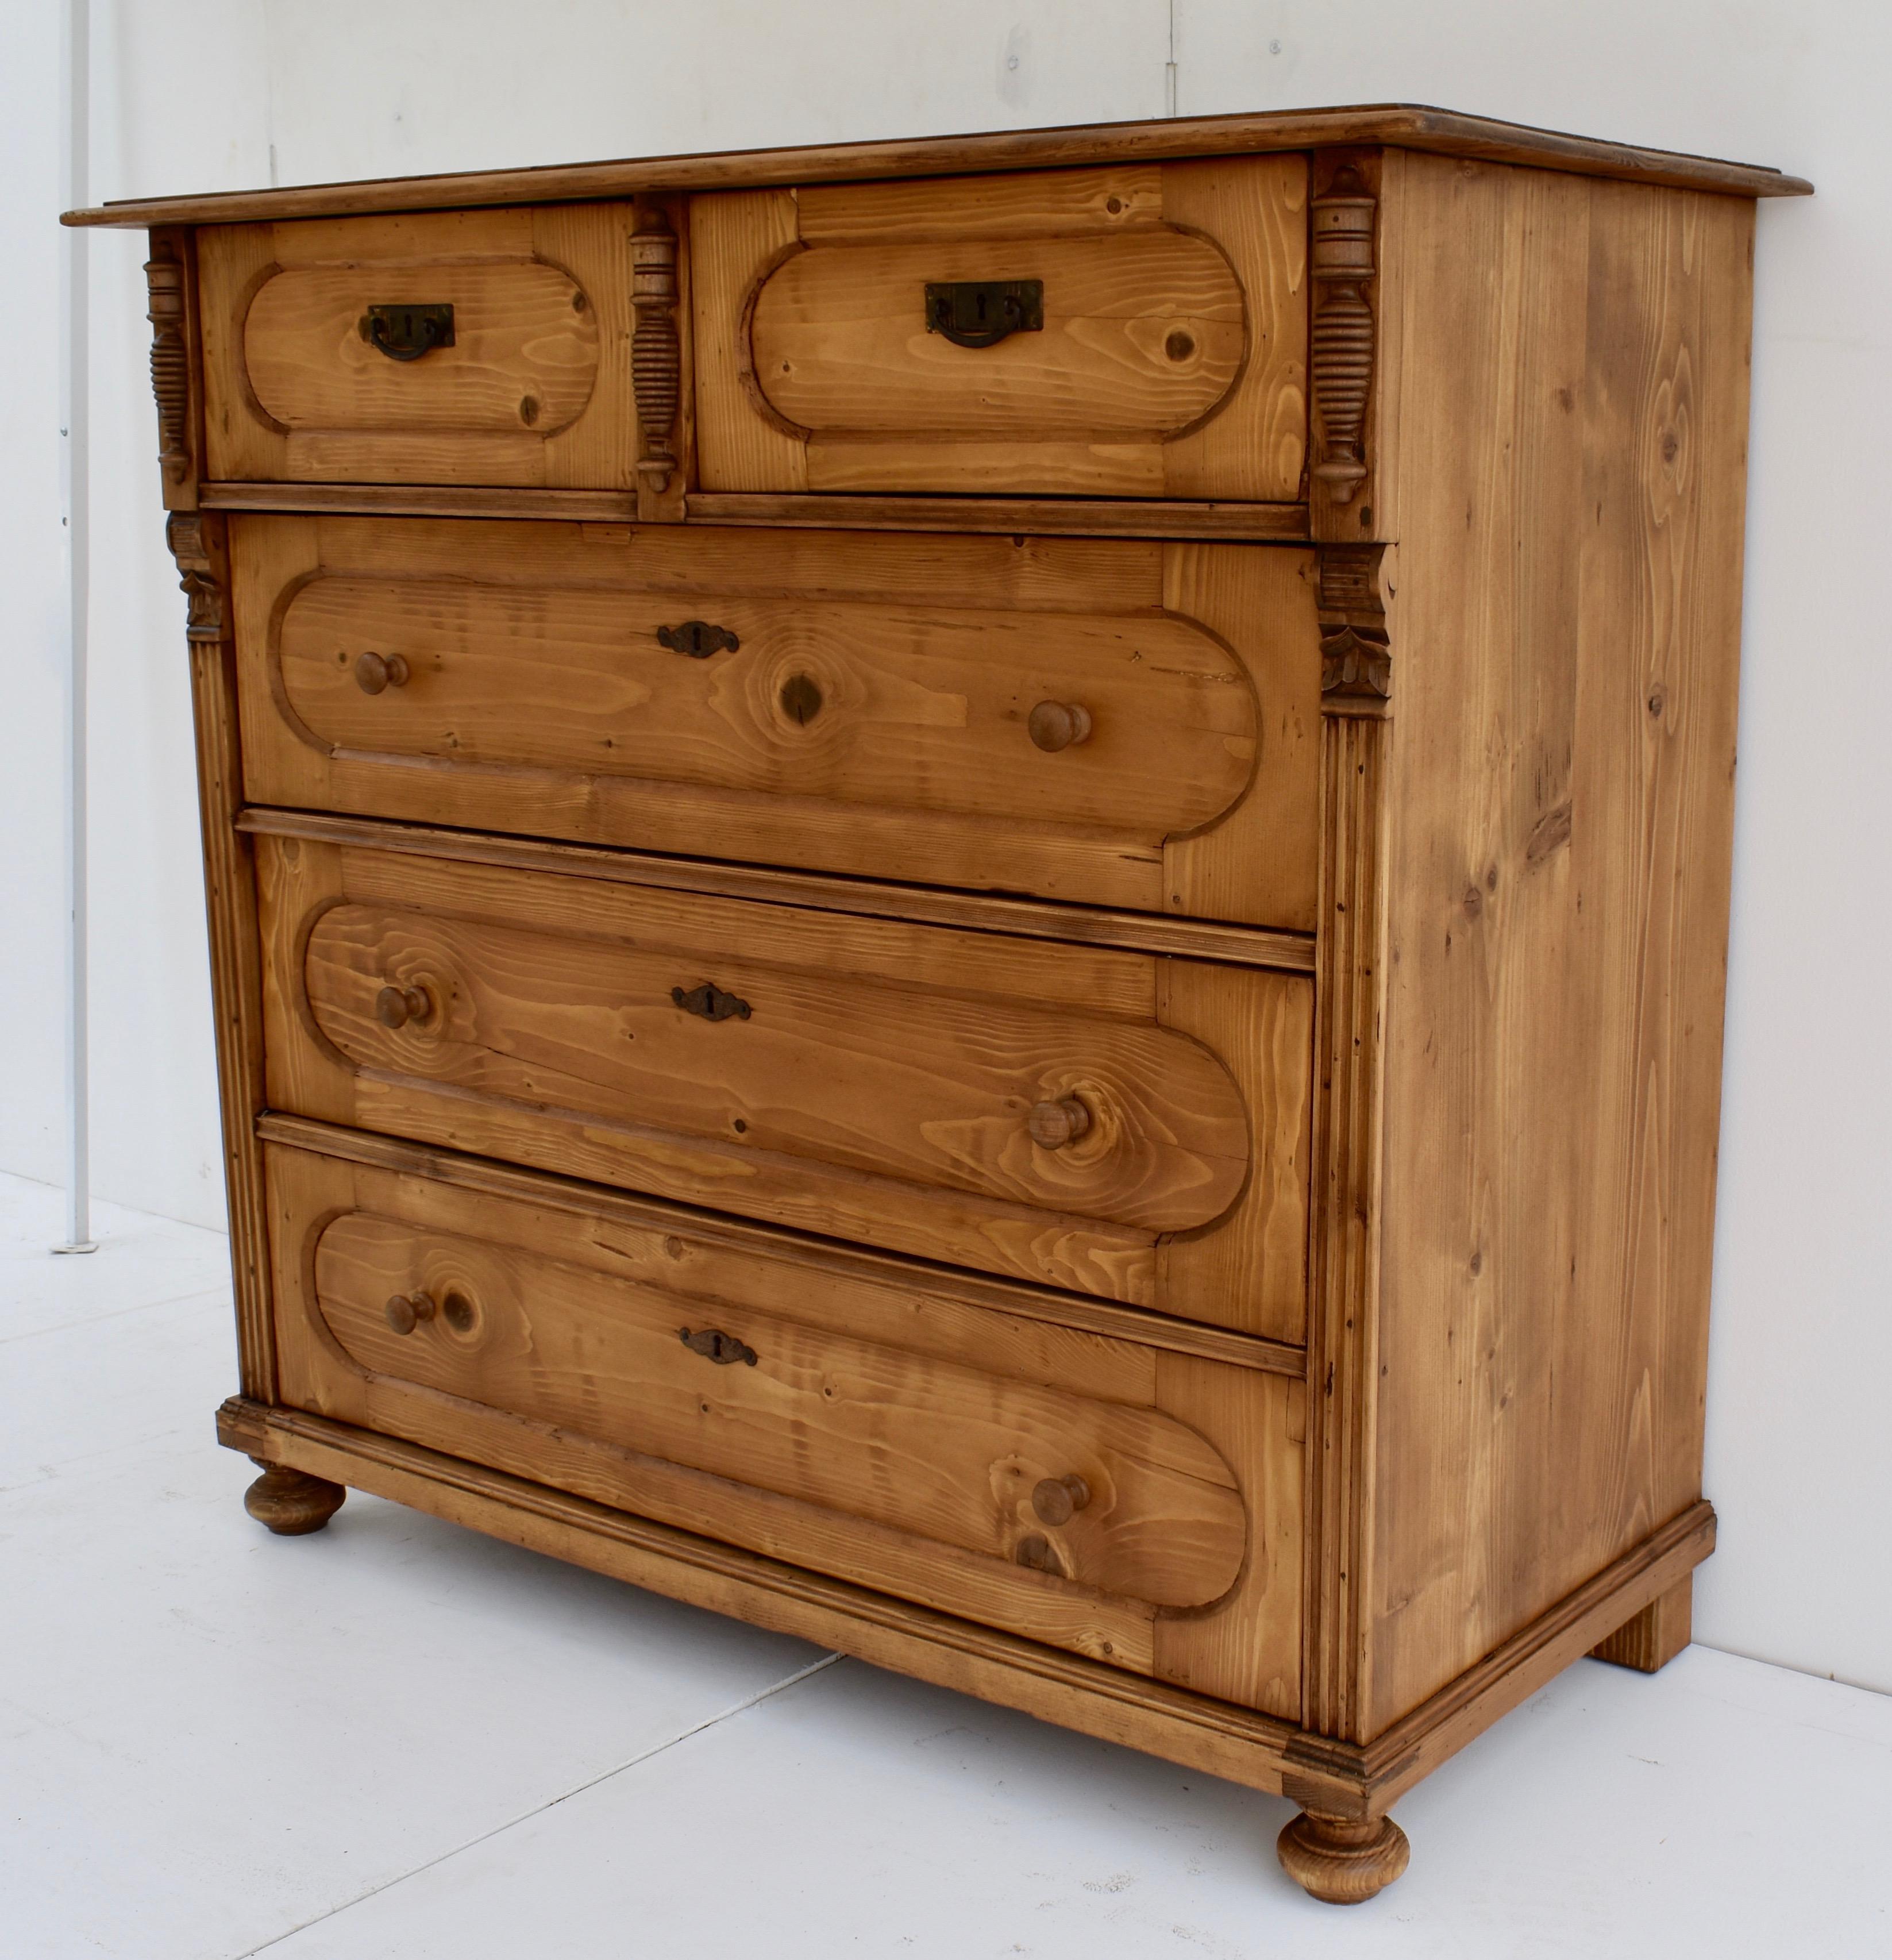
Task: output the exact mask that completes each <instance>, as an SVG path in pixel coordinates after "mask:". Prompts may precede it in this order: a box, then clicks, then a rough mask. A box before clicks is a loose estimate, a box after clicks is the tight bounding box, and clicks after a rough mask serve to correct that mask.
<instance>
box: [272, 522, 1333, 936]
mask: <svg viewBox="0 0 1892 1960" xmlns="http://www.w3.org/2000/svg"><path fill="white" fill-rule="evenodd" d="M236 550H237V566H238V593H237V606H238V613H239V617H240V620H241V621H242V622H243V629H242V633H241V644H242V646H243V650H244V667H245V674H246V683H245V690H244V702H245V712H246V740H247V742H248V745H249V755H250V774H249V779H248V781H249V789H250V795H251V797H253V799H254V800H256V801H258V802H259V803H275V804H281V805H289V806H297V807H305V808H307V807H315V808H323V807H326V808H329V809H342V810H358V811H361V812H364V813H371V814H374V815H380V816H393V817H398V818H406V819H434V820H435V821H441V820H445V821H450V822H455V823H459V824H462V825H463V826H466V827H468V828H474V827H481V828H485V827H498V828H503V829H507V830H509V831H513V832H526V833H530V832H537V833H539V834H541V835H552V836H555V837H568V838H577V839H582V840H585V841H590V842H600V843H612V844H630V845H641V846H643V847H644V848H659V849H668V850H671V851H689V852H692V853H701V852H702V851H704V848H705V845H706V842H708V843H709V844H710V845H711V846H712V848H714V851H715V853H716V854H717V855H719V856H726V857H746V858H752V859H760V860H763V861H770V860H773V861H777V862H780V861H787V862H789V863H793V864H806V865H809V866H811V867H816V868H820V869H823V870H838V871H844V872H849V873H854V874H856V875H860V874H863V873H880V874H882V875H883V876H888V875H890V876H892V877H901V878H905V879H907V880H911V881H913V882H915V883H921V882H924V883H933V884H943V885H951V886H959V887H962V888H966V887H969V888H972V889H978V888H979V887H981V886H984V887H986V888H987V889H991V888H994V887H996V888H997V889H1001V890H1004V891H1006V892H1014V893H1015V892H1018V891H1020V890H1023V891H1026V892H1029V893H1033V894H1034V895H1037V896H1045V897H1049V898H1056V899H1064V900H1088V901H1090V902H1104V903H1108V904H1115V905H1125V904H1127V905H1143V906H1147V907H1149V908H1150V909H1152V910H1169V911H1175V912H1194V913H1197V914H1207V915H1210V916H1218V915H1219V916H1220V917H1222V918H1234V919H1239V920H1245V921H1248V922H1251V923H1254V924H1267V925H1270V926H1278V927H1283V928H1287V929H1289V930H1306V929H1307V928H1309V927H1310V926H1311V925H1312V884H1313V874H1312V861H1313V857H1314V853H1315V839H1314V835H1313V807H1314V797H1315V745H1314V743H1313V740H1312V723H1313V720H1314V704H1315V698H1316V689H1317V685H1318V654H1317V632H1316V627H1315V617H1314V613H1313V609H1312V600H1311V598H1310V597H1309V590H1308V587H1307V583H1306V578H1305V572H1306V570H1307V561H1306V560H1305V558H1303V557H1302V555H1299V554H1296V553H1293V552H1279V553H1277V552H1273V551H1270V550H1254V549H1239V548H1236V547H1229V546H1222V547H1214V546H1199V547H1194V548H1190V547H1184V546H1175V547H1164V546H1155V545H1134V544H1130V543H1104V542H1099V543H1080V542H1078V541H1076V540H1072V541H1053V540H1022V539H1003V540H1000V539H968V538H932V537H930V538H927V539H924V540H908V539H904V538H894V537H863V536H854V535H851V534H848V533H806V532H788V533H771V534H766V535H754V534H749V533H723V532H714V531H711V532H699V531H692V530H686V529H685V528H683V527H662V528H654V527H653V528H650V529H633V528H629V527H626V528H624V529H622V530H615V529H609V528H606V527H599V526H590V527H583V528H579V527H552V526H550V525H546V524H542V523H541V524H534V525H528V524H523V523H514V524H510V525H473V524H471V523H449V522H444V521H441V520H413V521H412V522H409V523H399V524H395V523H387V522H385V521H383V522H376V521H374V520H367V519H349V518H342V517H327V518H322V519H317V520H310V519H300V518H274V519H271V518H259V517H244V518H243V519H241V520H237V527H236ZM975 598H976V600H977V601H978V603H968V601H969V600H974V599H975ZM1191 606H1200V608H1201V610H1202V613H1203V615H1204V616H1203V618H1202V619H1200V620H1199V619H1196V618H1194V617H1193V616H1191V613H1190V611H1189V608H1190V607H1191ZM688 619H700V620H703V621H705V622H715V623H717V624H718V625H720V626H721V627H722V628H723V629H724V632H725V633H726V634H727V635H733V636H734V637H735V638H736V640H737V641H738V643H739V644H738V646H737V648H736V649H734V650H727V649H725V650H723V651H718V652H717V653H715V654H714V655H711V656H710V657H705V658H704V659H701V660H693V659H689V658H686V657H682V656H680V655H679V654H677V653H676V652H675V651H673V650H670V649H669V648H666V646H665V645H664V644H663V642H662V641H660V638H659V637H658V635H659V631H660V628H665V627H666V625H668V626H670V627H674V626H676V625H678V624H679V623H680V622H684V621H686V620H688ZM377 650H378V652H379V653H380V654H386V653H388V652H390V651H396V652H399V654H401V656H402V658H403V659H404V660H405V661H406V662H407V664H408V667H409V671H410V675H411V678H410V679H409V681H408V682H407V683H406V684H405V685H404V686H401V687H399V688H390V689H386V690H385V691H384V692H380V693H378V694H376V695H372V696H370V695H366V694H364V693H363V692H361V689H360V688H359V687H358V686H357V684H356V683H355V679H354V677H353V676H354V671H355V663H356V662H357V661H358V659H359V658H360V657H361V654H363V653H364V651H377ZM809 689H812V694H810V693H809ZM797 691H799V692H797ZM1046 699H1051V700H1057V701H1076V702H1080V703H1083V704H1086V705H1087V706H1088V709H1089V713H1090V714H1091V716H1092V734H1091V737H1090V738H1089V740H1086V742H1085V743H1083V745H1082V746H1079V747H1073V748H1072V749H1070V750H1068V751H1067V752H1064V753H1060V754H1058V755H1056V756H1052V755H1048V754H1047V753H1045V752H1044V751H1043V750H1041V749H1040V748H1038V746H1035V744H1034V743H1033V742H1032V740H1031V739H1030V737H1029V718H1030V714H1031V712H1032V708H1033V707H1034V706H1035V705H1036V704H1037V703H1038V702H1041V701H1044V700H1046ZM797 702H799V703H800V705H799V706H798V705H797ZM810 704H812V706H811V705H810ZM1258 746H1260V747H1261V748H1264V749H1265V751H1266V753H1265V758H1262V757H1260V756H1258V753H1257V750H1258ZM1225 826H1226V828H1227V829H1229V836H1228V837H1227V838H1226V839H1224V838H1223V837H1222V835H1221V832H1222V830H1223V828H1224V827H1225ZM1166 866H1167V868H1168V869H1169V870H1170V871H1171V872H1172V873H1173V875H1172V877H1170V879H1169V883H1168V886H1167V889H1165V867H1166Z"/></svg>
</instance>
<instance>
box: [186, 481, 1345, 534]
mask: <svg viewBox="0 0 1892 1960" xmlns="http://www.w3.org/2000/svg"><path fill="white" fill-rule="evenodd" d="M202 508H204V509H205V510H207V511H316V512H321V513H325V514H326V513H341V514H348V513H361V514H377V513H378V514H386V515H388V516H391V517H562V518H566V519H568V520H571V521H573V522H574V523H576V522H584V521H597V522H603V523H628V522H630V521H631V520H633V519H634V518H636V517H638V500H637V497H636V495H635V494H634V492H629V491H612V490H534V489H520V488H507V487H505V486H504V485H501V486H499V487H497V488H486V487H484V486H482V485H476V484H438V483H436V484H392V483H208V484H205V485H204V486H203V492H202ZM683 508H684V513H685V520H686V521H688V522H690V523H705V524H739V525H761V526H765V527H768V528H769V529H771V530H777V529H781V528H782V527H785V526H797V527H804V528H810V529H813V530H835V529H837V528H839V529H846V530H858V531H945V530H952V531H957V532H960V533H968V534H971V535H974V536H977V535H981V534H986V535H995V536H1008V537H1015V536H1020V535H1029V536H1036V537H1096V538H1183V539H1192V540H1195V539H1200V540H1207V539H1229V540H1235V539H1242V540H1247V541H1251V542H1254V543H1264V542H1267V541H1270V540H1273V539H1286V540H1289V541H1290V542H1293V541H1296V540H1304V539H1305V538H1306V536H1307V534H1308V524H1307V508H1306V506H1305V504H1213V503H1192V502H1190V501H1187V500H1184V499H1181V498H1169V499H1168V500H1166V501H1163V502H1162V503H1150V502H1146V501H1137V500H1136V499H1134V498H1115V499H1111V500H1108V501H1095V500H1087V499H1084V498H1057V497H979V498H953V497H842V496H836V495H832V494H830V495H823V496H819V497H809V496H801V495H790V496H778V495H774V493H772V492H771V493H769V494H768V495H750V494H748V493H743V494H739V495H738V494H733V493H725V492H704V491H694V490H693V491H691V492H688V493H687V494H686V495H685V496H684V498H683Z"/></svg>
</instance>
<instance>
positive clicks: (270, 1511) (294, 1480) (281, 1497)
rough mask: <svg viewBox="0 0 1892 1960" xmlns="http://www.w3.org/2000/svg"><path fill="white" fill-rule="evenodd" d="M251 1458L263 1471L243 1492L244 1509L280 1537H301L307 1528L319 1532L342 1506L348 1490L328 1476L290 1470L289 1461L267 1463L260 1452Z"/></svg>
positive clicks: (308, 1530) (309, 1530)
mask: <svg viewBox="0 0 1892 1960" xmlns="http://www.w3.org/2000/svg"><path fill="white" fill-rule="evenodd" d="M250 1462H253V1463H254V1464H256V1465H259V1467H260V1468H261V1469H262V1475H261V1476H260V1477H259V1478H257V1479H256V1481H255V1483H253V1484H251V1485H250V1488H249V1489H248V1490H246V1491H244V1493H243V1509H244V1510H246V1511H247V1512H248V1513H250V1516H252V1517H253V1518H254V1519H256V1522H257V1523H258V1524H259V1525H267V1526H269V1529H271V1530H272V1532H275V1534H276V1535H278V1537H279V1538H300V1537H301V1535H303V1533H304V1532H318V1531H320V1529H322V1527H323V1526H324V1525H326V1523H328V1522H329V1519H331V1518H332V1517H333V1516H335V1513H336V1512H337V1511H339V1510H341V1508H342V1499H343V1498H344V1497H346V1496H347V1495H348V1492H347V1491H346V1490H345V1488H343V1487H342V1485H341V1484H331V1483H330V1482H329V1481H328V1479H327V1478H326V1477H311V1476H309V1475H307V1474H306V1473H305V1472H302V1471H300V1470H291V1468H289V1466H288V1465H287V1464H286V1463H266V1462H264V1461H263V1459H262V1458H261V1457H260V1456H253V1457H251V1459H250Z"/></svg>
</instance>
